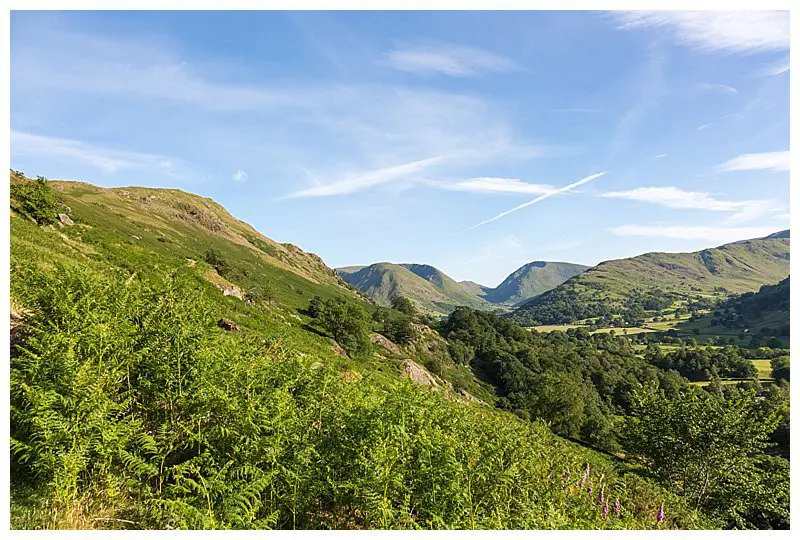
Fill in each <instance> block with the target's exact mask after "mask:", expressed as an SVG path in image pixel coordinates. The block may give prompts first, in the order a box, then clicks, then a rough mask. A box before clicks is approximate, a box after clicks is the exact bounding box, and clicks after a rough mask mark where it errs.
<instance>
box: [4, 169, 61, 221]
mask: <svg viewBox="0 0 800 540" xmlns="http://www.w3.org/2000/svg"><path fill="white" fill-rule="evenodd" d="M11 198H12V199H15V200H16V201H17V202H18V203H19V205H20V210H21V211H22V212H23V213H24V214H26V215H27V216H29V217H31V218H32V219H33V220H34V221H36V223H37V224H39V225H52V224H54V223H56V221H57V220H58V202H57V201H56V195H55V192H54V191H53V188H51V187H50V184H49V183H48V182H47V179H46V178H44V177H42V176H37V177H36V180H34V181H30V180H26V179H24V178H21V179H19V181H16V182H13V183H12V184H11Z"/></svg>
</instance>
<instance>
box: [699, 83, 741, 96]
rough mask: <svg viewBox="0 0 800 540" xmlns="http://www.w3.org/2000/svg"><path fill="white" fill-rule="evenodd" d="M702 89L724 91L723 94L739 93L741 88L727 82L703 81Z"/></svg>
mask: <svg viewBox="0 0 800 540" xmlns="http://www.w3.org/2000/svg"><path fill="white" fill-rule="evenodd" d="M700 89H701V90H705V91H706V92H722V93H723V94H738V93H739V90H737V89H736V88H734V87H733V86H728V85H727V84H710V83H702V84H700Z"/></svg>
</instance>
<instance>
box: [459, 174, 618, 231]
mask: <svg viewBox="0 0 800 540" xmlns="http://www.w3.org/2000/svg"><path fill="white" fill-rule="evenodd" d="M604 174H606V173H605V171H604V172H600V173H597V174H593V175H591V176H587V177H586V178H582V179H580V180H578V181H577V182H574V183H572V184H569V185H567V186H564V187H560V188H558V189H556V190H554V191H551V192H550V193H545V194H544V195H539V196H538V197H536V198H535V199H533V200H532V201H528V202H526V203H523V204H520V205H519V206H515V207H514V208H512V209H511V210H506V211H505V212H502V213H500V214H497V215H496V216H494V217H493V218H491V219H487V220H486V221H481V222H480V223H478V224H477V225H473V226H472V227H469V228H467V229H464V232H467V231H471V230H472V229H477V228H478V227H480V226H481V225H486V224H487V223H491V222H492V221H496V220H498V219H500V218H501V217H505V216H507V215H508V214H511V213H513V212H516V211H517V210H522V209H523V208H527V207H528V206H530V205H532V204H536V203H538V202H542V201H543V200H545V199H548V198H550V197H552V196H553V195H558V194H559V193H564V192H567V191H570V190H573V189H575V188H576V187H578V186H582V185H583V184H585V183H587V182H591V181H592V180H594V179H595V178H599V177H601V176H603V175H604Z"/></svg>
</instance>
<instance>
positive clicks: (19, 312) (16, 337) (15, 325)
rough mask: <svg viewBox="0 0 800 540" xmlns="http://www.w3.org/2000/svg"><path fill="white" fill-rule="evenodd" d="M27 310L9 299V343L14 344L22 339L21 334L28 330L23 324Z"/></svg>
mask: <svg viewBox="0 0 800 540" xmlns="http://www.w3.org/2000/svg"><path fill="white" fill-rule="evenodd" d="M27 314H28V312H27V311H26V310H25V309H24V308H19V307H17V306H16V305H15V304H14V301H13V300H12V301H11V309H10V315H11V317H10V319H11V325H10V327H11V331H10V335H11V345H12V346H13V345H15V344H17V343H19V342H20V341H22V339H23V336H24V335H25V334H27V333H28V332H29V329H28V328H27V327H26V326H25V315H27Z"/></svg>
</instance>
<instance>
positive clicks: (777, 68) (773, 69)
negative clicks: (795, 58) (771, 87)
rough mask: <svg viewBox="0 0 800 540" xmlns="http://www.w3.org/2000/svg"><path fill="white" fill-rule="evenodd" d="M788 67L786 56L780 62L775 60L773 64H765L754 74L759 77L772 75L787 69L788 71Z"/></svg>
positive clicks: (784, 71)
mask: <svg viewBox="0 0 800 540" xmlns="http://www.w3.org/2000/svg"><path fill="white" fill-rule="evenodd" d="M789 69H790V65H789V57H788V56H787V57H786V58H784V59H783V60H781V61H780V62H776V63H773V64H769V65H768V66H765V67H764V68H763V69H761V70H759V71H758V72H757V73H756V75H758V76H760V77H769V76H774V75H780V74H781V73H786V72H787V71H789Z"/></svg>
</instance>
